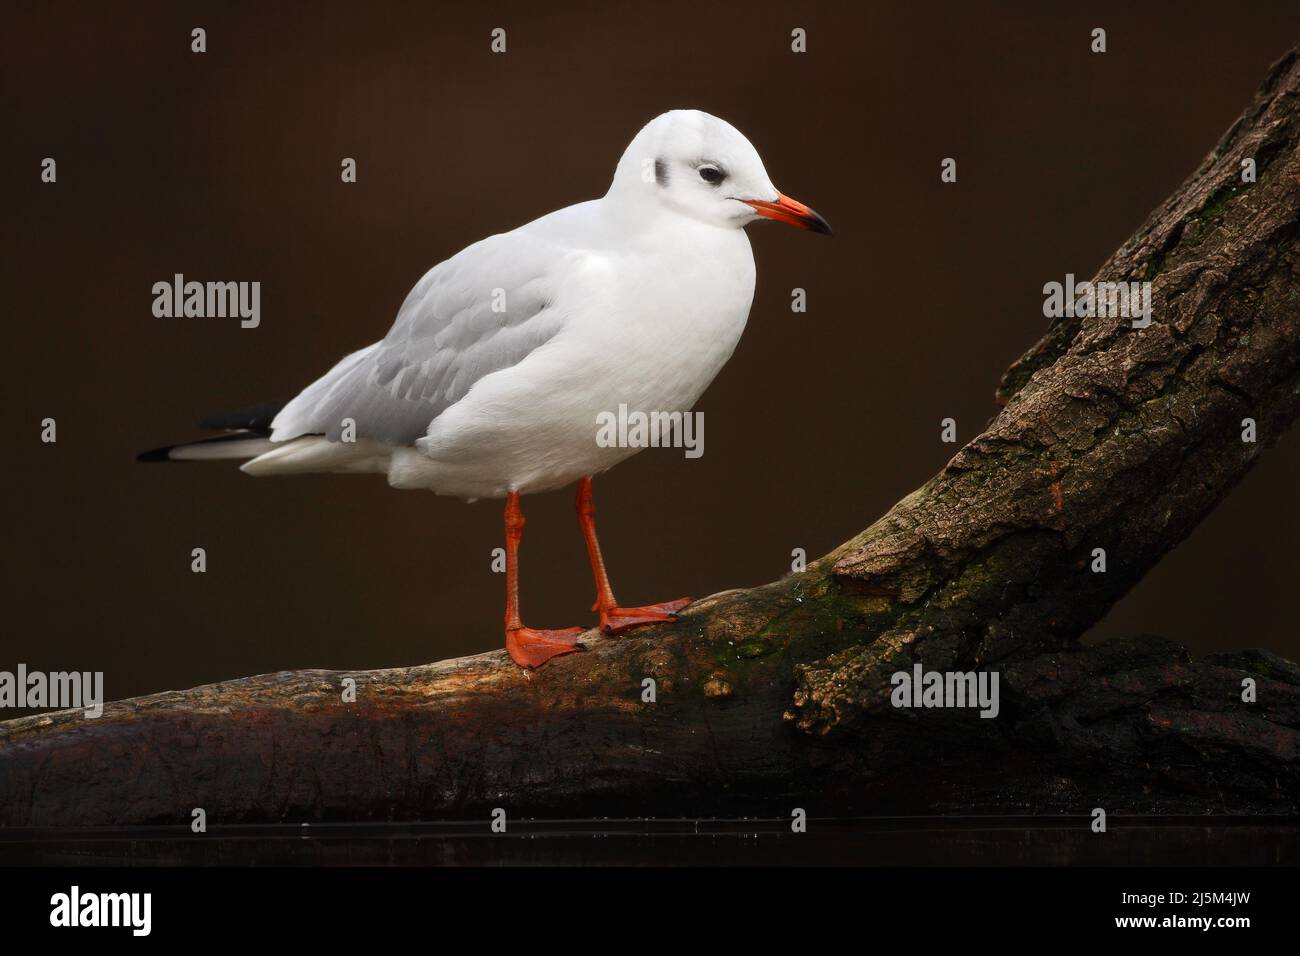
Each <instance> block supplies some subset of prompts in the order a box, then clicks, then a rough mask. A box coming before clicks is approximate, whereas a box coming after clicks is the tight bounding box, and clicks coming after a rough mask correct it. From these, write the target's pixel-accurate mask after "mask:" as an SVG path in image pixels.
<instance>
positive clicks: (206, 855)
mask: <svg viewBox="0 0 1300 956" xmlns="http://www.w3.org/2000/svg"><path fill="white" fill-rule="evenodd" d="M1090 824H1091V820H1090V818H1088V817H1036V818H1030V817H965V818H951V817H941V818H933V817H928V818H921V817H891V818H872V819H854V820H816V819H814V820H809V821H808V828H807V832H804V833H793V832H791V825H790V821H788V820H757V819H755V820H645V819H642V820H520V821H511V822H509V823H508V825H507V832H506V833H492V832H491V831H490V829H489V827H488V825H487V823H486V822H485V821H475V822H473V823H463V822H431V823H420V824H409V823H403V824H392V825H382V824H380V825H375V824H366V825H347V824H329V825H317V826H284V827H281V826H248V827H210V828H209V830H208V832H207V833H206V834H194V833H191V832H190V831H189V829H188V828H187V827H147V828H133V829H95V830H76V831H69V830H63V831H34V830H29V831H21V832H20V831H0V865H58V866H76V865H87V866H103V865H108V866H114V865H123V866H158V865H168V866H174V865H203V866H212V865H218V866H258V865H263V866H270V865H280V866H284V865H289V866H294V865H301V866H466V865H468V866H483V865H523V866H556V865H626V866H649V865H675V864H686V865H703V866H712V865H730V866H736V865H740V866H745V865H754V866H779V865H786V866H788V865H832V866H834V865H845V866H863V865H867V866H909V865H911V866H940V865H941V866H989V865H992V866H1065V865H1083V866H1112V865H1137V866H1271V865H1279V864H1281V865H1287V864H1290V865H1294V864H1297V863H1300V820H1295V819H1289V818H1287V819H1282V820H1278V819H1276V818H1269V819H1266V820H1261V819H1258V818H1249V819H1247V818H1223V817H1215V818H1194V817H1127V818H1122V819H1116V818H1113V817H1112V818H1111V820H1110V821H1109V826H1108V831H1107V832H1106V833H1094V832H1092V830H1091V827H1090Z"/></svg>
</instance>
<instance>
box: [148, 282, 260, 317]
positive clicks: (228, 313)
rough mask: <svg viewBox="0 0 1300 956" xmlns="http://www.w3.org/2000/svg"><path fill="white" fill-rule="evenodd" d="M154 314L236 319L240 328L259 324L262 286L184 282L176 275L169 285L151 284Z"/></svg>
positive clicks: (258, 284) (242, 283)
mask: <svg viewBox="0 0 1300 956" xmlns="http://www.w3.org/2000/svg"><path fill="white" fill-rule="evenodd" d="M153 296H154V299H153V314H154V315H155V316H157V317H158V318H160V319H172V318H177V319H179V318H196V319H225V318H236V317H238V319H239V327H240V328H243V329H255V328H257V327H258V326H259V325H260V324H261V323H262V283H260V282H193V281H191V282H186V281H185V276H183V275H182V274H181V273H179V272H178V273H176V274H175V275H174V276H173V277H172V281H171V282H167V281H166V280H163V281H161V282H155V283H154V284H153Z"/></svg>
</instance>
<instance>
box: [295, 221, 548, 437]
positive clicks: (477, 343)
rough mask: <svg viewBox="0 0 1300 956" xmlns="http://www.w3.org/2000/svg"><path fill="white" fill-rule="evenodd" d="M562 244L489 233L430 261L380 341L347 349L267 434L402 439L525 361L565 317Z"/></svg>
mask: <svg viewBox="0 0 1300 956" xmlns="http://www.w3.org/2000/svg"><path fill="white" fill-rule="evenodd" d="M567 254H568V253H567V250H564V249H563V248H560V247H557V246H555V245H554V244H552V243H549V242H546V241H545V240H542V239H539V238H536V237H530V236H527V235H523V234H520V233H518V232H514V233H504V234H502V235H499V236H492V237H490V238H488V239H484V240H483V241H482V242H478V243H475V244H474V245H472V246H469V247H467V248H466V249H465V250H464V251H462V252H460V253H458V254H457V255H455V256H453V257H452V258H450V259H448V260H446V261H445V262H442V263H440V264H439V265H437V266H435V267H434V268H433V269H431V270H429V272H428V273H426V274H425V276H424V278H422V279H421V280H420V281H419V282H418V283H416V286H415V288H414V289H412V290H411V292H410V294H409V295H408V296H407V297H406V301H405V302H404V303H403V304H402V307H401V309H400V310H398V313H397V320H396V321H395V322H394V323H393V327H392V329H390V330H389V332H388V335H387V336H385V337H384V339H383V341H381V342H376V343H375V344H374V345H371V346H369V347H368V348H364V349H362V350H360V351H359V352H353V353H352V354H351V355H349V356H348V357H347V358H345V359H343V361H341V362H339V363H338V365H336V366H335V367H334V368H333V369H332V370H330V371H329V372H328V373H327V374H326V375H324V376H323V377H322V378H320V379H319V380H318V381H316V382H315V383H313V384H312V385H310V386H309V387H308V388H307V389H306V390H304V391H303V392H302V393H301V394H300V395H299V396H298V397H297V398H295V399H294V400H293V401H291V402H290V403H289V404H288V405H286V406H285V407H284V409H283V410H282V411H281V412H280V413H279V414H278V415H277V416H276V418H275V421H274V422H273V423H272V434H271V438H272V440H273V441H285V440H287V439H290V438H296V437H298V436H299V435H325V436H326V437H327V438H329V440H330V441H338V440H339V439H340V436H341V434H342V432H343V423H344V420H345V419H351V420H352V421H353V422H355V435H356V437H357V438H358V439H360V438H368V439H373V440H376V441H381V442H386V443H388V444H394V445H409V444H412V443H414V442H415V441H416V439H418V438H421V437H423V436H424V434H425V433H426V432H427V431H428V430H429V425H430V424H431V423H432V422H433V420H434V419H435V418H437V417H438V416H439V415H440V414H442V412H443V411H444V410H445V409H447V408H449V407H450V406H452V405H454V404H455V403H456V402H458V401H460V399H462V398H463V397H464V396H465V394H466V393H467V392H468V391H469V390H470V388H472V387H473V385H474V383H475V382H477V381H478V380H479V379H481V378H483V377H484V376H485V375H489V374H491V373H492V372H496V371H500V370H501V369H506V368H510V367H512V366H514V365H517V364H518V363H520V362H522V361H523V360H524V359H525V358H527V357H528V355H529V354H530V353H532V352H533V351H534V350H535V349H537V348H540V347H541V346H542V345H545V344H546V343H547V342H549V341H550V340H551V339H552V338H553V337H554V336H555V335H556V333H558V332H559V330H560V327H561V326H562V325H563V319H564V316H563V313H562V311H561V310H559V309H557V308H555V307H554V306H553V303H552V300H553V298H554V290H555V288H556V275H557V271H558V270H559V269H560V268H561V267H562V265H563V260H564V258H565V256H566V255H567Z"/></svg>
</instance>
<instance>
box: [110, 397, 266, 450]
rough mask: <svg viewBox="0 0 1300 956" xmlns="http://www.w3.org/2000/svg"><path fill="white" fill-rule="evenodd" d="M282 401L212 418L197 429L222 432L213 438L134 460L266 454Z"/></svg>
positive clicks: (171, 446) (187, 443)
mask: <svg viewBox="0 0 1300 956" xmlns="http://www.w3.org/2000/svg"><path fill="white" fill-rule="evenodd" d="M286 404H287V403H286V402H268V403H266V404H263V405H254V406H253V407H252V408H241V409H240V410H238V411H234V412H226V413H224V414H221V415H213V416H212V417H210V418H205V419H204V420H203V421H201V422H199V427H200V428H206V429H208V430H210V431H225V432H226V434H225V435H218V436H217V437H216V438H204V439H202V440H200V441H191V442H183V443H181V444H179V445H165V446H163V447H162V448H153V449H150V450H149V451H146V452H142V453H141V454H139V455H137V456H136V461H215V460H219V459H230V458H256V457H257V456H258V455H261V454H263V453H264V452H268V451H270V450H271V449H272V448H274V447H275V445H274V444H273V443H272V441H271V423H272V421H274V420H275V416H276V413H277V412H279V411H280V409H282V408H283V407H284V406H285V405H286Z"/></svg>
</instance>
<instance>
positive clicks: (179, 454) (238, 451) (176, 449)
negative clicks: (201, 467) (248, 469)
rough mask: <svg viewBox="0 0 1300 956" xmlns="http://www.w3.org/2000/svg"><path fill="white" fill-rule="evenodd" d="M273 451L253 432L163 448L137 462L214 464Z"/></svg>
mask: <svg viewBox="0 0 1300 956" xmlns="http://www.w3.org/2000/svg"><path fill="white" fill-rule="evenodd" d="M274 447H275V444H274V443H273V442H272V441H271V439H269V438H265V437H262V436H260V435H254V434H253V433H252V432H235V433H233V434H230V435H220V436H218V437H216V438H205V439H203V440H202V441H191V442H185V443H184V444H181V445H166V446H164V447H162V448H153V449H150V450H149V451H146V452H141V453H140V454H139V455H136V461H216V460H219V459H223V458H256V457H257V456H258V455H260V454H262V453H263V452H268V451H270V450H271V449H272V448H274Z"/></svg>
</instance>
